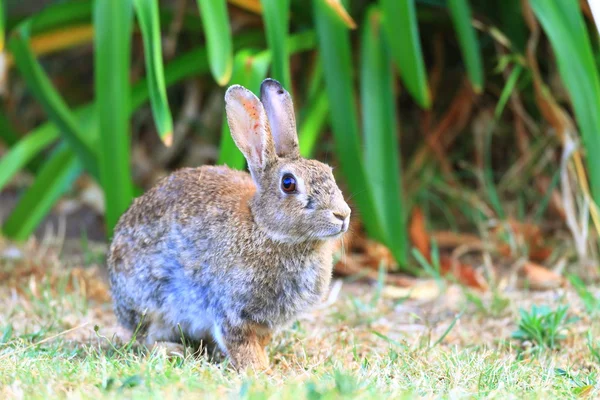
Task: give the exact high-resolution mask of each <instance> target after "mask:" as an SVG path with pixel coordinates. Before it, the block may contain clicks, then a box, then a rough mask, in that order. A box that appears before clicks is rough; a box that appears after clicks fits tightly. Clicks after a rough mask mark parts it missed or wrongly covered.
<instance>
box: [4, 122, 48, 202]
mask: <svg viewBox="0 0 600 400" xmlns="http://www.w3.org/2000/svg"><path fill="white" fill-rule="evenodd" d="M57 138H58V131H56V130H52V129H51V126H50V125H46V127H45V129H36V130H35V131H34V132H31V133H30V134H28V135H27V136H25V137H24V138H23V139H21V140H20V141H19V142H17V143H16V144H15V145H14V146H13V147H11V148H10V150H9V151H8V152H7V153H6V154H4V155H3V156H2V158H0V191H2V189H3V188H4V186H5V185H6V184H7V183H9V182H10V180H11V179H12V178H13V177H14V175H15V174H16V173H17V172H19V170H21V169H22V168H24V167H25V166H26V165H27V163H29V162H30V161H31V160H32V159H33V158H34V157H35V156H37V155H38V154H39V153H40V152H41V151H42V150H44V149H45V148H46V147H48V146H49V145H50V144H51V143H52V142H54V141H55V140H56V139H57Z"/></svg>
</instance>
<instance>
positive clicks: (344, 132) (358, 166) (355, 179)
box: [313, 0, 383, 240]
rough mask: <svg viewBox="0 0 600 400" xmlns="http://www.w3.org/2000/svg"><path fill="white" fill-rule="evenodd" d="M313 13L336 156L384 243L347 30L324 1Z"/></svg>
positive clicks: (369, 229) (315, 3)
mask: <svg viewBox="0 0 600 400" xmlns="http://www.w3.org/2000/svg"><path fill="white" fill-rule="evenodd" d="M313 12H314V19H315V26H316V30H317V35H318V42H319V51H320V55H321V58H322V60H323V72H324V77H325V90H326V93H327V97H328V98H329V106H330V108H331V113H330V118H331V126H332V129H333V134H334V139H335V145H336V153H337V155H338V158H339V161H340V165H341V169H342V173H343V174H344V176H345V178H346V181H347V182H348V187H349V189H350V193H351V196H353V198H354V199H355V201H356V204H357V205H358V208H359V209H360V212H361V214H362V220H363V221H364V223H365V227H366V229H367V232H368V233H369V235H370V236H371V237H373V238H375V239H379V240H381V238H382V235H383V232H382V230H381V222H380V221H379V217H378V215H377V213H376V212H375V202H374V201H373V195H372V193H371V191H370V187H369V184H368V181H367V179H368V178H367V175H366V172H365V167H364V163H363V159H362V154H361V153H362V152H361V145H360V137H359V131H358V121H357V119H356V108H355V104H356V103H355V98H356V97H355V94H354V88H353V84H352V82H353V72H352V65H353V62H352V53H351V51H350V37H349V35H348V30H347V28H346V27H345V26H344V24H343V23H342V22H341V21H340V20H339V19H338V17H337V16H336V15H335V14H334V12H333V11H332V10H331V9H330V8H329V7H328V6H327V5H326V4H325V3H324V1H322V0H313Z"/></svg>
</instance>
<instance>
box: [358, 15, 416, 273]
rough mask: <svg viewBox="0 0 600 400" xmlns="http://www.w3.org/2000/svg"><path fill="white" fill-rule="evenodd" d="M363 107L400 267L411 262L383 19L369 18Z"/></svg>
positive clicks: (378, 192)
mask: <svg viewBox="0 0 600 400" xmlns="http://www.w3.org/2000/svg"><path fill="white" fill-rule="evenodd" d="M360 78H361V81H360V82H361V104H362V113H363V118H362V121H363V135H364V143H365V164H366V165H368V166H369V167H368V169H367V176H368V177H369V181H370V182H371V187H372V190H373V194H374V199H375V204H376V207H377V211H379V218H380V220H381V221H382V228H383V230H384V232H385V242H386V244H387V245H388V247H389V248H390V250H391V251H392V254H393V255H394V257H395V258H396V260H397V261H398V263H399V264H400V266H406V264H407V260H408V234H407V230H406V210H405V205H404V200H403V197H402V177H401V172H400V152H399V144H398V132H399V127H398V122H397V120H396V101H395V96H394V84H393V83H394V75H393V69H392V63H391V60H390V57H389V54H388V51H387V46H386V40H385V39H384V38H383V35H382V32H381V14H380V11H379V10H378V9H376V8H375V7H372V8H370V9H369V11H368V12H367V16H366V18H365V23H364V27H363V32H362V42H361V75H360Z"/></svg>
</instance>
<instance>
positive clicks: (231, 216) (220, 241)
mask: <svg viewBox="0 0 600 400" xmlns="http://www.w3.org/2000/svg"><path fill="white" fill-rule="evenodd" d="M254 191H255V186H254V184H253V182H252V180H251V178H250V176H249V175H248V174H247V173H244V172H240V171H233V170H231V169H229V168H227V167H222V166H203V167H200V168H186V169H182V170H179V171H176V172H175V173H173V174H171V175H170V176H168V177H166V178H164V179H163V180H161V181H160V182H159V183H158V184H157V185H156V186H155V187H153V188H152V189H151V190H149V191H148V192H147V193H145V194H144V195H143V196H141V197H139V198H137V199H136V200H135V201H134V203H133V204H132V206H131V207H130V208H129V210H127V212H126V213H125V214H123V216H122V217H121V219H120V221H119V223H118V224H117V226H116V228H115V234H114V238H113V241H112V244H111V247H110V251H109V257H108V267H109V275H110V279H111V288H112V294H113V297H114V302H115V311H116V313H117V316H118V317H119V320H120V321H121V322H122V323H123V324H124V325H126V326H127V327H128V328H130V329H135V328H136V327H137V325H138V324H139V323H140V314H141V313H142V312H144V310H148V311H150V312H151V311H152V310H161V309H165V308H172V306H173V305H176V304H181V302H182V301H185V302H186V303H188V304H189V303H190V302H192V303H194V302H195V303H196V304H197V306H198V307H199V309H198V311H201V310H206V309H208V308H210V307H209V304H203V303H206V302H207V301H209V300H210V299H211V298H212V296H211V292H212V290H213V287H212V286H214V282H213V281H214V279H215V276H218V275H219V272H218V271H215V268H216V267H217V266H215V265H214V264H215V263H214V262H213V260H214V259H218V258H219V257H224V256H225V254H224V253H225V252H226V251H227V249H231V247H232V246H233V245H234V244H235V242H236V240H237V239H236V238H237V236H239V235H240V234H243V233H241V232H240V231H242V230H244V229H248V227H249V226H251V222H252V217H251V215H250V210H249V207H248V202H249V200H250V198H251V197H252V195H253V193H254ZM223 267H225V266H223ZM177 308H178V307H175V309H177ZM173 318H176V316H173ZM209 319H210V318H209ZM165 322H167V321H165ZM199 323H200V325H201V322H199ZM207 323H208V322H207Z"/></svg>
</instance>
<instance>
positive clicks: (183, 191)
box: [108, 79, 351, 370]
mask: <svg viewBox="0 0 600 400" xmlns="http://www.w3.org/2000/svg"><path fill="white" fill-rule="evenodd" d="M225 109H226V114H227V120H228V124H229V127H230V130H231V135H232V137H233V140H234V142H235V144H236V145H237V147H238V148H239V149H240V150H241V152H242V153H243V155H244V156H245V158H246V160H247V164H248V169H249V171H250V174H248V173H247V172H243V171H236V170H233V169H230V168H228V167H226V166H201V167H198V168H184V169H181V170H178V171H176V172H174V173H172V174H171V175H170V176H167V177H166V178H163V179H162V180H161V181H159V183H157V185H156V186H155V187H153V188H152V189H150V190H149V191H148V192H146V193H145V194H144V195H142V196H141V197H139V198H137V199H135V200H134V202H133V204H132V205H131V207H130V208H129V209H128V210H127V211H126V212H125V213H124V214H123V215H122V217H121V218H120V220H119V222H118V224H117V226H116V228H115V231H114V237H113V240H112V243H111V246H110V249H109V254H108V269H109V277H110V284H111V293H112V297H113V302H114V311H115V314H116V316H117V318H118V321H119V323H120V324H121V326H122V327H124V328H125V329H126V330H128V331H134V330H136V329H137V335H136V337H137V338H138V340H140V341H141V342H142V344H146V345H155V344H157V343H165V344H173V343H176V342H178V341H179V340H180V338H181V334H183V337H185V338H189V339H190V340H194V341H198V342H199V341H200V340H206V339H212V340H214V342H215V343H216V344H217V345H218V347H219V348H220V349H221V350H222V351H223V352H224V353H225V355H226V356H228V357H229V359H230V361H231V364H232V365H233V367H234V368H235V369H238V370H244V369H246V368H249V367H251V368H253V369H256V370H269V362H268V359H267V353H266V351H265V346H266V345H267V344H268V342H269V341H270V339H271V336H272V334H273V333H275V332H276V331H278V330H279V329H281V328H282V327H285V326H287V325H288V324H290V323H292V322H293V321H294V320H295V319H296V318H297V317H298V315H299V314H300V313H304V312H306V311H307V310H309V309H310V308H311V307H313V306H315V305H317V304H318V303H319V302H320V301H321V299H322V298H323V297H324V295H325V294H326V291H327V290H328V287H329V283H330V280H331V275H332V264H333V261H332V253H333V247H334V241H335V240H336V239H339V238H340V237H341V236H342V235H343V234H344V233H345V232H346V231H347V229H348V224H349V219H350V212H351V210H350V207H349V206H348V204H347V203H346V201H345V200H344V197H343V195H342V192H341V190H340V189H339V188H338V186H337V184H336V181H335V179H334V176H333V173H332V168H331V167H329V166H328V165H326V164H324V163H321V162H319V161H316V160H309V159H304V158H302V157H301V156H300V152H299V147H298V136H297V133H296V121H295V116H294V108H293V104H292V99H291V97H290V95H289V93H288V92H287V91H286V90H284V89H283V87H282V86H281V85H280V84H279V82H277V81H275V80H273V79H266V80H264V81H263V82H262V84H261V88H260V100H259V99H258V98H257V97H256V96H255V95H254V94H253V93H252V92H251V91H250V90H248V89H246V88H244V87H242V86H239V85H233V86H231V87H230V88H229V89H228V90H227V91H226V94H225Z"/></svg>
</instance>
